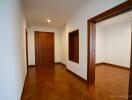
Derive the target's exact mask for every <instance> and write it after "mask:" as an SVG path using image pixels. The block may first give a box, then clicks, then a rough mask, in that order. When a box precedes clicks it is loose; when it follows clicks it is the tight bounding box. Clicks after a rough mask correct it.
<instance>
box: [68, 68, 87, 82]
mask: <svg viewBox="0 0 132 100" xmlns="http://www.w3.org/2000/svg"><path fill="white" fill-rule="evenodd" d="M66 70H67V71H68V72H69V73H71V74H72V75H73V76H75V77H76V78H78V79H79V80H81V81H83V82H85V83H87V80H85V79H83V78H82V77H80V76H78V75H77V74H75V73H73V72H72V71H71V70H69V69H66Z"/></svg>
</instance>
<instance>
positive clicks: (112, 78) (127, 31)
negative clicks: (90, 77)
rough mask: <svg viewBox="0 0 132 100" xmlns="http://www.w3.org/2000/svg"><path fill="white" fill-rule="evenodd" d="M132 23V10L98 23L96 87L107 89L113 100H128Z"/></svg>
mask: <svg viewBox="0 0 132 100" xmlns="http://www.w3.org/2000/svg"><path fill="white" fill-rule="evenodd" d="M131 24H132V11H129V12H126V13H124V14H121V15H118V16H115V17H112V18H110V19H108V20H105V21H102V22H99V23H97V24H96V57H95V64H96V65H95V85H98V86H99V87H102V88H103V89H104V90H105V89H106V90H107V91H108V92H109V94H108V95H109V96H110V98H111V99H113V98H121V99H122V98H124V100H127V96H128V86H129V85H128V84H129V71H130V55H131V54H130V52H131V31H132V29H131ZM106 84H107V86H105V85H106ZM106 95H107V94H106Z"/></svg>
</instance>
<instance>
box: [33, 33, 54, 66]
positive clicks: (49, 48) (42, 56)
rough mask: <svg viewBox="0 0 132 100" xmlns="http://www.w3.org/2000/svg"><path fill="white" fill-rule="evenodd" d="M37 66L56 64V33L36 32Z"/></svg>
mask: <svg viewBox="0 0 132 100" xmlns="http://www.w3.org/2000/svg"><path fill="white" fill-rule="evenodd" d="M35 60H36V61H35V62H36V65H49V64H54V33H52V32H35Z"/></svg>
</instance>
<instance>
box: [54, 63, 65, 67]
mask: <svg viewBox="0 0 132 100" xmlns="http://www.w3.org/2000/svg"><path fill="white" fill-rule="evenodd" d="M55 64H61V65H63V66H65V67H66V65H65V64H64V63H62V62H56V63H55Z"/></svg>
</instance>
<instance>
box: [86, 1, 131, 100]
mask: <svg viewBox="0 0 132 100" xmlns="http://www.w3.org/2000/svg"><path fill="white" fill-rule="evenodd" d="M131 9H132V2H131V1H130V0H128V1H126V2H124V3H122V4H120V5H118V6H116V7H114V8H112V9H110V10H108V11H106V12H104V13H101V14H99V15H97V16H95V17H93V18H91V19H89V20H88V71H87V72H88V73H87V80H88V83H89V84H94V83H95V79H96V76H95V72H96V70H95V69H96V68H95V66H96V35H97V32H96V31H97V30H96V26H97V24H98V23H99V22H102V21H105V20H108V19H110V18H113V17H115V16H118V15H121V14H124V13H126V12H129V11H130V10H131ZM131 42H132V41H131ZM112 47H114V46H112ZM120 51H121V50H120ZM130 52H132V49H130ZM130 54H131V53H130ZM130 58H132V55H130ZM129 62H130V74H129V72H128V77H129V76H130V78H129V81H128V82H127V87H128V89H127V90H126V91H128V95H120V94H117V95H111V94H110V93H111V91H110V92H109V93H108V95H109V96H110V95H111V96H113V97H114V96H115V97H119V98H120V97H121V99H122V98H123V99H124V98H125V99H127V97H128V99H129V100H131V99H132V98H131V96H132V86H131V85H132V59H129ZM105 64H106V63H105ZM107 65H108V64H107ZM115 65H116V64H115ZM109 66H110V65H109ZM103 70H104V69H103ZM99 72H100V71H99ZM104 72H105V71H104ZM104 76H105V74H104V75H103V76H102V77H104ZM112 76H113V77H115V76H116V75H115V74H113V75H112ZM112 79H113V78H112ZM100 82H102V80H101V79H100ZM105 82H106V84H101V85H102V86H103V85H105V86H104V87H109V86H108V84H109V83H107V82H109V78H108V77H107V78H106V80H105ZM120 83H121V81H119V80H118V85H119V84H120ZM127 87H126V88H127ZM100 88H101V87H100ZM109 88H110V87H109ZM111 88H113V89H114V86H113V87H111ZM101 89H102V88H101ZM103 89H105V88H103ZM103 89H102V90H101V91H103ZM106 90H107V89H106ZM120 91H122V87H119V92H120ZM112 92H113V93H114V90H112ZM104 95H105V94H104ZM119 98H118V99H119Z"/></svg>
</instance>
